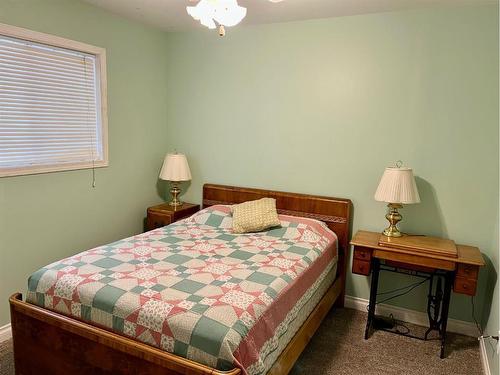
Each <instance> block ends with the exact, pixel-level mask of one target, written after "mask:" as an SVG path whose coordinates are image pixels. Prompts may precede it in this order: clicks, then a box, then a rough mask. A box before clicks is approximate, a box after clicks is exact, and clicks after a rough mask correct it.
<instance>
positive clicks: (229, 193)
mask: <svg viewBox="0 0 500 375" xmlns="http://www.w3.org/2000/svg"><path fill="white" fill-rule="evenodd" d="M263 197H272V198H275V199H276V205H277V209H278V212H279V213H282V214H287V215H294V216H302V217H308V218H313V219H318V220H321V221H324V222H325V223H326V224H327V225H328V227H329V228H331V229H332V230H333V231H335V233H336V234H337V236H338V239H339V243H338V245H339V258H338V266H337V270H338V271H337V278H336V280H335V281H334V283H333V284H332V285H331V287H330V288H329V289H328V291H327V292H326V293H325V295H324V296H323V298H322V299H321V301H320V302H319V303H318V305H317V306H316V308H315V309H314V310H313V311H312V313H311V314H310V315H309V317H308V318H307V320H306V321H305V322H304V324H303V325H302V327H301V328H300V329H299V330H298V331H297V333H296V334H295V336H294V337H293V338H292V340H291V341H290V343H289V344H288V346H287V347H286V348H285V349H284V351H283V352H282V353H281V355H280V356H279V357H278V359H277V361H276V362H275V364H274V365H273V367H272V368H271V370H270V371H269V372H268V374H269V375H286V374H288V372H289V371H290V370H291V368H292V367H293V365H294V363H295V361H296V360H297V359H298V358H299V356H300V354H301V352H302V350H303V349H304V348H305V347H306V345H307V343H308V342H309V340H310V339H311V337H312V336H313V335H314V332H315V331H316V329H317V328H318V327H319V325H320V324H321V321H322V320H323V318H324V317H325V316H326V314H327V313H328V311H329V310H330V308H331V307H332V306H333V305H334V304H335V305H336V306H339V307H342V306H343V305H344V292H345V278H346V269H347V259H348V241H349V233H350V223H351V221H350V212H351V201H350V200H348V199H337V198H328V197H320V196H314V195H305V194H295V193H283V192H276V191H269V190H260V189H249V188H239V187H231V186H221V185H211V184H207V185H205V186H204V187H203V207H209V206H212V205H215V204H233V203H241V202H244V201H248V200H254V199H259V198H263ZM10 311H11V324H12V335H13V340H14V359H15V367H16V374H52V375H59V374H60V375H63V374H64V375H67V374H72V375H79V374H82V375H83V374H85V375H87V374H130V375H132V374H148V375H153V374H155V375H156V374H158V375H159V374H162V375H239V374H241V370H240V369H238V368H235V369H233V370H231V371H219V370H215V369H213V368H210V367H208V366H204V365H201V364H198V363H196V362H193V361H190V360H188V359H185V358H182V357H179V356H176V355H174V354H170V353H167V352H165V351H162V350H160V349H156V348H154V347H152V346H149V345H147V344H144V343H141V342H139V341H136V340H133V339H130V338H127V337H125V336H121V335H119V334H115V333H113V332H109V331H106V330H104V329H101V328H98V327H95V326H92V325H90V324H87V323H85V322H82V321H79V320H76V319H73V318H69V317H66V316H64V315H61V314H58V313H55V312H52V311H49V310H46V309H43V308H40V307H38V306H35V305H32V304H29V303H26V302H23V300H22V296H21V294H20V293H16V294H14V295H13V296H12V297H11V298H10Z"/></svg>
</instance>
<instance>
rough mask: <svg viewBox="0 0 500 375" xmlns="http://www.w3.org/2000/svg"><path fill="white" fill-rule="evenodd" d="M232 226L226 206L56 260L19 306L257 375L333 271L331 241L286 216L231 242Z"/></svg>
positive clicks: (33, 280)
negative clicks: (44, 310) (34, 307)
mask: <svg viewBox="0 0 500 375" xmlns="http://www.w3.org/2000/svg"><path fill="white" fill-rule="evenodd" d="M231 220H232V219H231V214H230V207H229V206H213V207H210V208H207V209H205V210H202V211H200V212H198V213H197V214H195V215H193V216H192V217H190V218H187V219H185V220H182V221H179V222H177V223H174V224H172V225H169V226H166V227H163V228H160V229H156V230H153V231H151V232H147V233H144V234H140V235H137V236H133V237H130V238H127V239H124V240H121V241H118V242H115V243H112V244H109V245H106V246H101V247H98V248H95V249H92V250H89V251H85V252H83V253H80V254H77V255H74V256H72V257H69V258H67V259H64V260H61V261H58V262H55V263H53V264H50V265H48V266H46V267H44V268H42V269H40V270H38V271H37V272H35V273H34V274H33V275H32V276H31V277H30V278H29V281H28V293H27V301H28V302H30V303H33V304H36V305H38V306H41V307H44V308H47V309H50V310H54V311H57V312H60V313H62V314H64V315H67V316H71V317H74V318H77V319H79V320H83V321H86V322H89V323H91V324H94V325H97V326H100V327H103V328H106V329H109V330H112V331H114V332H118V333H120V334H123V335H126V336H129V337H132V338H134V339H137V340H139V341H142V342H144V343H147V344H149V345H152V346H155V347H158V348H161V349H163V350H166V351H168V352H171V353H174V354H177V355H180V356H183V357H185V358H188V359H191V360H194V361H196V362H198V363H202V364H206V365H208V366H211V367H214V368H217V369H219V370H229V369H232V368H234V367H235V366H236V367H240V368H241V369H242V370H243V372H244V373H246V374H251V375H253V374H264V373H266V372H267V370H268V369H269V368H270V366H271V365H272V362H273V361H274V359H275V358H276V357H277V354H279V353H276V351H277V350H278V349H279V350H282V349H283V343H281V344H280V343H279V340H280V337H288V336H291V332H289V331H290V329H291V328H290V327H294V326H296V325H297V323H295V325H293V322H294V319H295V318H296V316H297V315H299V314H298V312H299V311H300V309H301V308H302V307H303V306H304V305H305V304H306V303H307V302H308V300H309V299H310V297H311V296H312V295H314V293H315V292H316V291H317V290H318V288H319V287H320V284H321V283H322V282H324V280H325V278H326V277H327V275H328V274H329V272H330V271H331V270H332V269H333V267H334V266H335V263H336V254H337V249H336V246H337V241H336V236H335V234H334V233H333V232H331V231H330V230H329V229H328V228H327V227H326V225H325V224H324V223H321V222H319V221H316V220H311V219H305V218H297V217H292V216H284V215H280V222H281V226H280V227H276V228H273V229H271V230H268V231H266V232H260V233H250V234H238V235H236V234H233V233H232V229H231V228H232V222H231ZM330 273H331V272H330ZM295 329H296V328H295ZM280 348H281V349H280ZM271 359H272V361H271Z"/></svg>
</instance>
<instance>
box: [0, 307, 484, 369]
mask: <svg viewBox="0 0 500 375" xmlns="http://www.w3.org/2000/svg"><path fill="white" fill-rule="evenodd" d="M365 322H366V313H364V312H359V311H354V310H349V309H334V310H332V311H331V312H330V313H329V315H328V316H327V317H326V319H325V321H324V322H323V324H322V325H321V327H320V328H319V329H318V332H316V335H315V336H314V337H313V339H312V340H311V342H310V343H309V345H308V347H307V348H306V349H305V350H304V353H302V356H301V357H300V359H299V360H298V361H297V363H296V364H295V367H294V368H293V370H292V371H291V374H290V375H300V374H308V375H316V374H321V375H322V374H325V375H332V374H342V375H351V374H352V375H355V374H356V375H358V374H362V375H379V374H380V375H382V374H383V375H393V374H398V375H399V374H404V375H431V374H435V375H445V374H454V375H476V374H477V375H480V374H481V373H482V370H481V363H480V359H479V347H478V342H477V340H476V339H475V338H472V337H466V336H461V335H454V334H448V338H449V339H448V350H447V352H448V356H447V358H446V359H440V358H439V355H438V353H439V348H440V345H439V342H438V341H427V342H424V341H420V340H415V339H410V338H407V337H402V336H398V335H394V334H390V333H386V332H382V331H376V332H374V333H373V334H372V336H371V337H370V339H369V340H367V341H365V340H363V333H364V326H365ZM411 328H412V330H413V329H416V330H420V332H422V329H421V328H419V327H416V326H411ZM12 374H14V366H13V360H12V343H11V342H10V341H9V342H7V343H5V344H4V345H0V375H12Z"/></svg>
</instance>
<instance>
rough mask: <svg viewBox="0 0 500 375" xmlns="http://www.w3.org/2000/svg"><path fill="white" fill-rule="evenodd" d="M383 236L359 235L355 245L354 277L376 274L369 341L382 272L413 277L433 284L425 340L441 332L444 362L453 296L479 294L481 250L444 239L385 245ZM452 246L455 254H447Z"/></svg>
mask: <svg viewBox="0 0 500 375" xmlns="http://www.w3.org/2000/svg"><path fill="white" fill-rule="evenodd" d="M380 236H381V235H380V233H376V232H367V231H358V232H357V233H356V235H355V236H354V238H353V239H352V241H351V245H353V246H354V254H353V260H352V273H354V274H358V275H365V276H368V275H369V274H370V273H371V274H372V279H371V286H370V303H369V306H368V318H367V322H366V329H365V339H368V337H369V332H370V328H371V326H372V324H373V321H374V317H375V307H376V305H377V289H378V279H379V273H380V271H391V272H397V273H403V274H407V275H412V276H416V277H420V278H422V279H423V282H425V281H427V280H428V281H429V293H428V301H427V313H428V316H429V329H428V330H427V332H426V333H425V336H424V338H423V339H424V340H427V337H428V334H429V333H430V332H431V331H433V330H435V331H438V332H439V338H440V340H441V358H444V354H445V353H444V350H445V343H446V325H447V321H448V309H449V305H450V297H451V292H452V290H453V291H454V292H455V293H460V294H466V295H469V296H474V295H475V294H476V287H477V278H478V275H479V268H480V267H482V266H484V264H485V263H484V259H483V256H482V255H481V252H480V251H479V249H478V248H477V247H473V246H466V245H455V244H454V242H453V241H449V240H444V239H440V238H431V237H425V236H411V235H406V236H404V237H401V238H400V239H395V240H394V239H392V240H391V239H387V238H386V239H385V240H382V242H381V237H380ZM391 241H392V244H391V243H390V242H391ZM387 243H389V245H388V244H387ZM450 243H451V247H452V249H453V250H454V251H453V252H450V251H447V250H448V249H449V248H450ZM443 285H444V287H443ZM391 332H393V331H391ZM394 333H398V332H394ZM410 337H414V336H410ZM416 338H419V337H416Z"/></svg>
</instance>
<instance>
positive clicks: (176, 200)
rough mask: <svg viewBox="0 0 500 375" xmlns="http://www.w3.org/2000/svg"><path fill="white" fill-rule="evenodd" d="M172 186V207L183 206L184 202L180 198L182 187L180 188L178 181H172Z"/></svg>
mask: <svg viewBox="0 0 500 375" xmlns="http://www.w3.org/2000/svg"><path fill="white" fill-rule="evenodd" d="M171 184H172V187H171V188H170V194H172V200H171V201H170V202H169V203H168V204H169V205H171V206H172V207H179V206H182V202H181V201H180V200H179V198H178V197H179V194H180V193H181V189H179V183H178V182H174V181H172V182H171Z"/></svg>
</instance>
